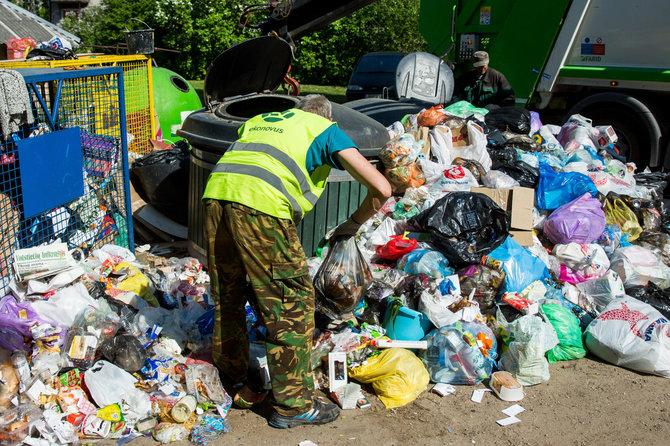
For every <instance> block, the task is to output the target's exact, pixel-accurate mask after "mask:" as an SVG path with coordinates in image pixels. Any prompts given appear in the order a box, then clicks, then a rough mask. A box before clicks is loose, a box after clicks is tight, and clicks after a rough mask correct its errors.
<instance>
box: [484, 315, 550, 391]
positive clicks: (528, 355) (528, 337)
mask: <svg viewBox="0 0 670 446" xmlns="http://www.w3.org/2000/svg"><path fill="white" fill-rule="evenodd" d="M497 320H498V324H500V327H501V329H502V331H503V332H504V333H503V341H504V342H505V344H506V346H507V349H506V351H505V352H504V353H503V354H502V355H501V357H500V361H499V366H500V368H501V369H503V370H506V371H508V372H510V373H512V374H513V375H514V376H515V377H516V379H518V380H519V382H520V383H521V384H523V385H525V386H532V385H534V384H539V383H542V382H545V381H548V380H549V377H550V374H549V363H548V362H547V359H546V358H545V357H544V354H545V352H547V351H549V350H551V349H552V348H554V347H555V346H556V345H557V344H558V336H557V335H556V330H554V327H553V326H552V325H551V324H549V323H547V322H544V321H543V320H542V318H540V317H538V316H536V315H532V314H531V315H526V316H521V317H520V318H518V319H516V320H514V321H513V322H507V320H506V319H505V316H504V315H503V314H502V312H501V311H500V310H498V317H497Z"/></svg>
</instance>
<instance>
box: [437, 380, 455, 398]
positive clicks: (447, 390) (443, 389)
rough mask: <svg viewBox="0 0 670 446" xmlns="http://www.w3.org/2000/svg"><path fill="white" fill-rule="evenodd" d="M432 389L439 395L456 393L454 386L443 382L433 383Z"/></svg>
mask: <svg viewBox="0 0 670 446" xmlns="http://www.w3.org/2000/svg"><path fill="white" fill-rule="evenodd" d="M432 390H433V392H435V393H437V394H438V395H440V396H447V395H452V394H454V393H456V387H454V386H452V385H451V384H445V383H437V384H435V385H434V386H433V389H432Z"/></svg>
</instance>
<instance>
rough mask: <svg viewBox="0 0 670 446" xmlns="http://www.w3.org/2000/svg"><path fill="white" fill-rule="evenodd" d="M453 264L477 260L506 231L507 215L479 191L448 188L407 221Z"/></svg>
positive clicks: (495, 244)
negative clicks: (446, 192)
mask: <svg viewBox="0 0 670 446" xmlns="http://www.w3.org/2000/svg"><path fill="white" fill-rule="evenodd" d="M408 223H409V225H410V226H412V227H416V228H418V229H419V231H420V232H429V233H430V234H431V236H432V239H431V243H432V244H433V245H435V247H436V248H437V249H439V250H440V251H441V252H442V254H444V256H445V257H446V258H447V260H449V262H450V263H451V264H452V265H453V266H456V267H462V266H466V265H471V264H478V263H480V261H481V259H482V256H484V255H486V254H488V253H489V252H491V251H492V250H494V249H495V248H497V247H498V246H500V245H501V244H502V243H503V242H504V241H505V239H506V238H507V235H508V234H509V217H508V215H507V212H505V211H504V210H503V209H501V208H500V207H499V206H498V205H497V204H496V203H495V202H494V201H493V200H491V199H490V198H489V197H487V196H486V195H483V194H476V193H471V192H451V193H449V194H447V195H445V196H444V197H442V198H440V199H439V200H437V201H436V202H435V204H434V205H433V206H432V207H431V208H429V209H426V210H425V211H423V212H421V213H420V214H419V215H416V216H414V217H412V218H411V219H410V220H409V221H408Z"/></svg>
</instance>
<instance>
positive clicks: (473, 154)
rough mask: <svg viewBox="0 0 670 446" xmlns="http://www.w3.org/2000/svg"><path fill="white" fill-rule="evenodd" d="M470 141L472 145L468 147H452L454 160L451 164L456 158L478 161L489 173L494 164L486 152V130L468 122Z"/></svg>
mask: <svg viewBox="0 0 670 446" xmlns="http://www.w3.org/2000/svg"><path fill="white" fill-rule="evenodd" d="M468 141H469V143H470V144H469V145H467V146H463V147H459V146H453V147H452V150H451V156H452V158H451V160H449V163H451V161H453V160H454V159H455V158H463V159H466V160H473V161H478V162H479V163H480V164H481V165H482V166H483V167H484V169H486V171H487V172H488V171H489V170H490V169H491V165H492V164H493V163H492V161H491V157H490V156H489V152H488V150H486V144H487V141H486V135H485V134H484V130H483V129H482V128H481V127H480V126H478V125H477V124H475V123H474V122H472V121H468Z"/></svg>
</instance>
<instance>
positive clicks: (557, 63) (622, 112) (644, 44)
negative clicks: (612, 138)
mask: <svg viewBox="0 0 670 446" xmlns="http://www.w3.org/2000/svg"><path fill="white" fill-rule="evenodd" d="M669 16H670V1H668V0H552V1H542V2H540V1H537V0H421V9H420V19H419V30H420V32H421V33H422V35H423V36H424V37H425V38H426V40H427V42H428V45H429V49H428V51H429V52H431V53H433V54H437V55H440V56H442V57H443V58H445V59H448V60H450V61H452V62H453V63H454V64H455V69H454V72H455V75H456V78H458V75H459V74H460V73H462V72H464V71H465V70H468V69H470V68H471V63H470V62H471V59H472V57H473V54H474V52H475V51H477V50H484V51H487V52H488V53H489V56H490V61H491V62H490V65H491V66H492V67H494V68H495V69H497V70H499V71H501V72H502V73H503V74H505V76H506V77H507V79H508V80H509V82H510V84H511V85H512V88H513V89H514V91H515V93H516V101H517V105H519V106H524V107H527V108H530V109H535V110H537V111H539V112H540V116H541V117H543V118H544V117H545V116H546V117H547V118H548V119H550V118H553V119H555V120H556V122H554V123H557V124H560V123H562V121H563V120H564V119H566V118H567V117H569V116H570V115H572V114H576V113H578V114H581V115H583V116H585V117H587V118H590V119H591V120H592V121H593V124H594V125H611V126H612V127H613V128H614V130H615V131H616V134H617V136H618V139H619V140H618V142H617V147H618V148H619V150H620V151H621V152H622V154H623V155H625V156H627V157H628V159H629V160H632V161H634V162H635V163H636V164H637V166H638V169H641V168H642V167H643V166H650V167H656V168H660V167H665V168H670V147H669V143H670V138H669V136H670V130H669V124H670V119H669V118H668V110H669V108H668V106H667V103H668V101H669V100H670V45H668V44H667V42H668V35H669V34H668V24H667V17H669Z"/></svg>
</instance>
